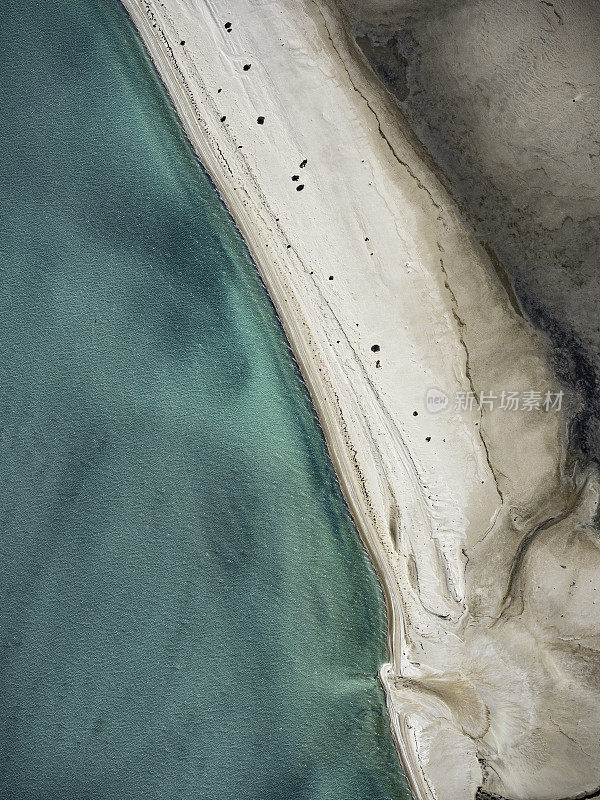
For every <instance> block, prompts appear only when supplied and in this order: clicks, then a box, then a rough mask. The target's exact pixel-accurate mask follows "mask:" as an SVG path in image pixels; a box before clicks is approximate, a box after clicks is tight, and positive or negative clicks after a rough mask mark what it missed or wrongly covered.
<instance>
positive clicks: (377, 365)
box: [375, 359, 381, 369]
mask: <svg viewBox="0 0 600 800" xmlns="http://www.w3.org/2000/svg"><path fill="white" fill-rule="evenodd" d="M375 366H376V367H377V369H379V367H380V366H381V361H380V360H379V359H377V361H376V362H375Z"/></svg>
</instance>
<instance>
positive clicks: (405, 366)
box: [123, 0, 600, 800]
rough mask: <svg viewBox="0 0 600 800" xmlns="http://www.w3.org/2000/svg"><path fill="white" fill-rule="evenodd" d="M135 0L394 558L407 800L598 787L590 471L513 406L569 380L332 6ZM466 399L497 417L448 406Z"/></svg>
mask: <svg viewBox="0 0 600 800" xmlns="http://www.w3.org/2000/svg"><path fill="white" fill-rule="evenodd" d="M123 2H124V5H125V7H126V8H127V9H128V11H129V13H130V14H131V16H132V18H133V20H134V22H135V24H136V25H137V27H138V29H139V31H140V33H141V35H142V38H143V40H144V42H145V44H146V46H147V48H148V51H149V53H150V55H151V57H152V59H153V60H154V62H155V64H156V66H157V68H158V70H159V72H160V74H161V76H162V78H163V81H164V82H165V85H166V86H167V89H168V91H169V93H170V95H171V97H172V99H173V102H174V104H175V107H176V109H177V112H178V114H179V116H180V118H181V120H182V122H183V124H184V126H185V129H186V131H187V133H188V136H189V138H190V140H191V142H192V144H193V146H194V147H195V149H196V151H197V153H198V155H199V156H200V158H201V160H202V162H203V163H204V165H205V166H206V168H207V169H208V171H209V172H210V174H211V176H212V178H213V180H214V181H215V184H216V185H217V187H218V189H219V191H220V192H221V194H222V196H223V198H224V200H225V202H226V203H227V205H228V207H229V209H230V211H231V213H232V215H233V216H234V218H235V221H236V223H237V224H238V226H239V228H240V229H241V231H242V233H243V235H244V237H245V239H246V242H247V243H248V246H249V248H250V250H251V252H252V254H253V256H254V258H255V261H256V263H257V265H258V268H259V270H260V272H261V275H262V277H263V279H264V281H265V284H266V286H267V288H268V291H269V292H270V295H271V297H272V299H273V302H274V303H275V306H276V308H277V311H278V313H279V316H280V318H281V321H282V323H283V325H284V328H285V330H286V333H287V336H288V338H289V341H290V343H291V346H292V348H293V350H294V353H295V355H296V357H297V359H298V362H299V364H300V367H301V369H302V372H303V375H304V377H305V379H306V381H307V383H308V385H309V388H310V391H311V394H312V397H313V401H314V404H315V407H316V409H317V412H318V414H319V418H320V420H321V423H322V426H323V430H324V432H325V436H326V439H327V443H328V447H329V450H330V453H331V457H332V459H333V462H334V466H335V469H336V471H337V474H338V476H339V479H340V482H341V484H342V488H343V491H344V493H345V496H346V499H347V501H348V503H349V506H350V508H351V510H352V513H353V515H354V517H355V520H356V523H357V526H358V528H359V531H360V533H361V536H362V537H363V541H364V543H365V545H366V547H367V548H368V550H369V553H370V554H371V557H372V559H373V562H374V563H375V565H376V568H377V570H378V573H379V576H380V579H381V583H382V586H383V588H384V592H385V594H386V600H387V605H388V618H389V653H390V662H389V664H386V665H385V666H384V667H383V668H382V670H381V678H382V682H383V684H384V687H385V689H386V693H387V699H388V707H389V710H390V717H391V724H392V729H393V732H394V735H395V739H396V742H397V745H398V750H399V753H400V756H401V759H402V762H403V766H404V769H405V772H406V774H407V777H408V779H409V781H410V784H411V787H412V790H413V793H414V795H415V797H417V798H420V799H421V800H425V798H437V800H463V798H465V799H466V798H472V797H474V795H475V793H476V791H477V789H478V787H480V786H484V787H485V788H486V790H487V791H490V792H496V793H498V794H502V795H503V796H506V797H510V798H515V800H516V798H521V799H522V800H534V798H558V797H568V796H571V795H574V794H575V793H577V792H589V791H592V790H593V789H595V788H596V787H597V786H598V785H600V758H599V756H600V744H599V742H600V737H599V736H598V731H599V730H600V720H599V709H600V702H599V700H600V697H598V689H597V688H596V686H595V685H594V681H593V680H592V679H591V677H593V669H594V664H595V662H594V658H595V653H596V647H597V644H598V642H597V639H598V637H597V635H596V631H597V630H598V611H597V610H596V602H595V594H594V592H595V584H594V576H595V575H597V574H598V571H599V569H598V567H599V565H600V552H599V551H598V548H597V545H596V541H595V538H594V537H593V534H592V533H591V529H590V527H589V523H590V521H591V519H592V518H593V515H594V513H595V503H596V499H597V483H596V478H595V475H594V474H592V473H591V472H590V470H584V469H583V468H581V467H579V466H578V465H576V464H574V463H571V462H567V461H566V459H565V456H564V452H563V451H564V448H563V431H564V426H565V419H564V416H563V414H562V413H559V412H557V411H548V412H546V411H544V410H532V411H518V412H517V411H512V412H511V411H502V410H500V409H499V408H498V407H497V406H498V403H499V397H500V394H501V392H502V390H505V391H517V392H526V391H530V390H531V391H537V392H540V393H541V394H542V395H543V394H544V393H545V392H546V391H548V390H551V391H555V390H556V387H554V386H553V385H552V377H551V375H550V373H549V371H548V369H547V366H546V361H545V358H544V342H542V341H541V340H539V338H538V337H537V335H536V334H535V333H534V331H533V330H532V329H531V328H530V326H529V325H528V324H527V323H526V321H525V320H524V319H523V318H522V317H521V316H520V315H519V314H518V313H517V312H516V311H515V308H514V307H513V305H512V303H511V298H510V297H509V295H508V294H507V293H506V291H505V290H504V288H503V287H502V286H501V285H500V283H499V281H498V279H497V278H496V276H495V273H494V271H493V269H492V268H491V265H490V264H489V262H488V259H487V256H486V254H485V253H484V252H483V251H482V250H481V249H480V248H479V246H478V244H477V243H476V242H475V241H474V238H473V236H472V234H471V232H470V231H469V229H468V227H467V226H466V225H465V223H464V222H463V220H462V218H461V216H460V214H459V213H458V211H457V209H456V207H455V204H454V202H453V201H452V199H451V198H450V197H449V196H448V195H447V194H446V192H445V190H444V189H443V187H442V186H441V185H440V183H439V182H438V180H437V178H436V177H435V175H434V174H433V172H432V171H431V170H430V169H429V167H428V165H427V162H426V160H425V159H424V158H423V156H422V154H421V153H420V151H419V150H418V148H416V147H415V145H414V143H413V140H412V137H411V136H410V134H409V132H407V131H405V130H403V129H402V127H401V125H400V123H399V121H398V118H397V116H396V114H395V111H394V108H393V106H392V105H391V104H390V103H389V99H388V98H387V96H386V94H385V92H383V90H381V89H380V87H379V85H378V84H377V82H376V81H374V79H373V78H372V76H371V75H370V74H369V73H368V71H366V70H365V69H364V67H363V66H361V64H360V62H359V61H358V60H357V59H356V58H355V54H354V52H353V51H352V46H351V43H350V42H349V41H348V40H347V39H346V36H345V34H344V31H343V28H342V27H341V24H340V22H339V20H338V18H337V16H336V13H335V10H334V8H333V7H330V6H329V5H327V3H325V2H322V1H321V0H319V2H318V3H315V2H312V1H310V2H309V0H306V2H305V0H279V1H278V2H277V3H274V2H263V1H259V0H254V2H252V1H251V0H238V1H237V2H236V3H235V4H225V3H221V2H219V1H218V0H212V2H211V0H164V2H158V0H123ZM227 23H231V25H230V26H227V27H226V24H227ZM228 27H230V30H228ZM245 67H246V68H245ZM263 118H264V119H263ZM259 120H262V123H260V122H259ZM304 162H306V163H304ZM303 164H304V166H302V165H303ZM295 176H298V177H297V178H295ZM300 186H302V187H303V188H302V190H301V191H298V189H299V188H300ZM432 388H435V389H438V390H440V391H443V392H444V393H445V395H446V396H447V397H448V398H449V401H448V406H447V408H446V409H445V410H443V411H440V412H439V413H430V412H429V411H428V410H427V406H426V402H425V398H426V394H427V392H428V390H431V389H432ZM457 392H463V393H465V392H474V393H475V395H476V396H477V397H479V396H480V394H481V393H482V392H486V393H490V392H493V393H494V394H495V395H497V397H498V400H497V401H496V408H494V409H493V410H490V409H489V407H488V406H487V405H486V407H485V408H484V409H483V410H481V411H480V410H479V409H478V408H477V404H476V403H475V406H474V408H473V409H472V410H460V409H455V396H456V393H457ZM567 541H568V542H569V552H568V553H567V552H566V545H565V542H567ZM585 570H587V572H585ZM584 572H585V576H584ZM540 587H541V588H540ZM592 590H594V591H592ZM599 604H600V600H599ZM596 683H597V681H596Z"/></svg>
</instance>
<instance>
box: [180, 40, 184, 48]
mask: <svg viewBox="0 0 600 800" xmlns="http://www.w3.org/2000/svg"><path fill="white" fill-rule="evenodd" d="M179 44H180V45H181V46H182V47H183V45H184V44H185V39H182V40H181V41H180V42H179Z"/></svg>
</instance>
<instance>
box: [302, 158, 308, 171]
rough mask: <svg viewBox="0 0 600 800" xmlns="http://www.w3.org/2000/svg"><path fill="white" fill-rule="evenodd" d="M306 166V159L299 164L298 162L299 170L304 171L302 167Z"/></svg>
mask: <svg viewBox="0 0 600 800" xmlns="http://www.w3.org/2000/svg"><path fill="white" fill-rule="evenodd" d="M307 164H308V159H306V158H305V159H304V160H303V161H301V162H300V168H301V169H304V167H305V166H306V165H307Z"/></svg>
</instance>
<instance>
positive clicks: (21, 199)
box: [0, 0, 406, 800]
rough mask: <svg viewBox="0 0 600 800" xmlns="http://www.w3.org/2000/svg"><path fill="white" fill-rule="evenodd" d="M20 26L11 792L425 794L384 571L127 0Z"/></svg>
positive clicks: (8, 690) (8, 713)
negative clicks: (412, 774)
mask: <svg viewBox="0 0 600 800" xmlns="http://www.w3.org/2000/svg"><path fill="white" fill-rule="evenodd" d="M2 22H3V24H2V27H1V29H0V38H1V40H2V41H1V43H0V52H1V56H0V58H1V59H2V65H3V66H2V81H1V86H0V102H1V109H0V131H1V133H0V147H1V148H2V155H3V166H2V178H1V180H2V191H1V195H0V204H1V206H2V207H1V210H0V229H1V231H0V232H1V235H0V313H1V319H2V325H1V327H0V346H1V355H2V357H1V359H0V436H1V447H0V470H1V472H0V475H1V479H0V495H1V504H0V514H1V534H0V694H1V696H0V797H1V798H3V799H4V798H6V800H96V799H98V800H108V798H111V799H112V798H115V800H116V799H117V798H118V800H142V798H143V799H144V800H171V798H172V799H173V800H182V799H187V798H190V800H191V799H192V798H193V799H194V800H288V799H289V800H394V799H397V798H403V797H406V790H405V788H404V784H403V782H402V781H401V778H400V777H399V773H398V767H397V762H396V757H395V754H394V751H393V748H392V743H391V738H390V735H389V732H388V727H387V718H386V715H385V711H384V707H383V698H382V693H381V691H380V689H379V687H378V684H377V681H376V679H375V677H374V676H375V674H376V671H377V668H378V666H379V664H380V663H381V662H382V660H383V659H384V657H385V652H384V628H385V620H384V609H383V605H382V601H381V598H380V594H379V592H378V587H377V584H376V580H375V578H374V575H373V573H372V570H371V569H370V566H369V564H368V562H367V560H366V558H365V556H364V554H363V551H362V549H361V547H360V544H359V542H358V540H357V537H356V534H355V531H354V529H353V527H352V524H351V522H350V520H349V518H348V515H347V512H346V510H345V507H344V505H343V503H342V500H341V497H340V494H339V491H338V489H337V486H336V484H335V481H334V479H333V477H332V472H331V468H330V465H329V463H328V461H327V457H326V452H325V449H324V445H323V441H322V438H321V434H320V432H319V429H318V426H317V424H316V422H315V419H314V416H313V413H312V410H311V406H310V403H309V401H308V398H307V395H306V392H305V391H304V389H303V386H302V384H301V382H300V379H299V377H298V374H297V372H296V370H295V368H294V365H293V363H292V361H291V359H290V356H289V353H288V351H287V348H286V344H285V340H284V337H283V334H282V332H281V329H280V327H279V325H278V322H277V320H276V318H275V316H274V314H273V312H272V309H271V307H270V305H269V302H268V300H267V297H266V295H265V292H264V291H263V288H262V286H261V285H260V283H259V281H258V279H257V277H256V275H255V271H254V269H253V266H252V263H251V261H250V258H249V256H248V253H247V251H246V249H245V247H244V245H243V243H242V242H241V240H240V238H239V236H238V234H237V232H236V230H235V228H234V226H233V224H232V222H231V220H230V218H229V217H228V215H227V213H226V211H225V210H224V208H223V206H222V205H221V203H220V201H219V199H218V197H217V195H216V193H215V190H214V189H213V187H212V186H211V184H210V183H209V181H208V179H207V178H206V176H205V175H204V173H203V172H202V170H201V168H200V167H199V166H198V164H197V162H196V161H195V159H194V157H193V155H192V153H191V151H190V148H189V147H188V145H187V143H186V141H185V140H184V139H183V137H182V135H181V133H180V131H179V128H178V125H177V121H176V120H175V118H174V116H173V113H172V111H171V109H170V106H169V104H168V101H167V100H166V98H165V94H164V92H163V90H162V88H161V86H160V84H159V82H158V81H157V78H156V76H155V73H154V71H153V68H152V67H151V65H150V64H149V63H148V61H147V59H146V57H145V55H144V52H143V50H142V48H141V46H140V44H139V42H138V40H137V38H136V37H135V35H134V33H133V31H132V29H131V26H130V25H129V22H128V20H127V18H126V16H125V14H124V12H123V11H122V10H121V8H120V6H119V5H118V3H117V2H116V0H86V2H84V1H83V0H80V1H79V2H74V0H36V2H31V0H8V2H7V3H6V2H5V3H4V5H3V20H2Z"/></svg>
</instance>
